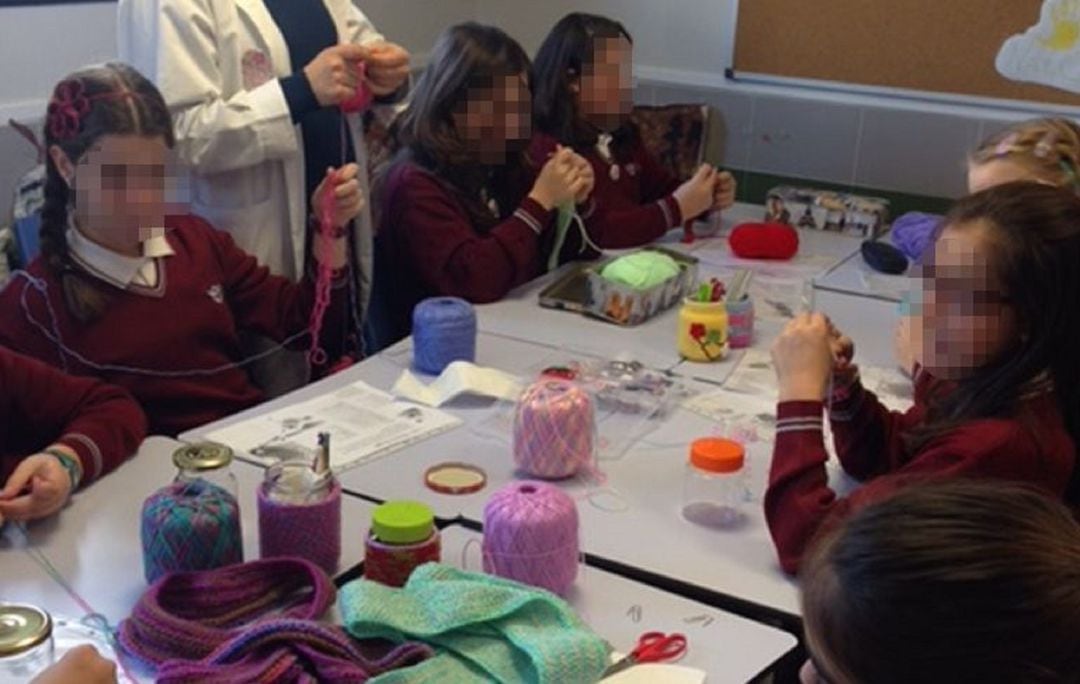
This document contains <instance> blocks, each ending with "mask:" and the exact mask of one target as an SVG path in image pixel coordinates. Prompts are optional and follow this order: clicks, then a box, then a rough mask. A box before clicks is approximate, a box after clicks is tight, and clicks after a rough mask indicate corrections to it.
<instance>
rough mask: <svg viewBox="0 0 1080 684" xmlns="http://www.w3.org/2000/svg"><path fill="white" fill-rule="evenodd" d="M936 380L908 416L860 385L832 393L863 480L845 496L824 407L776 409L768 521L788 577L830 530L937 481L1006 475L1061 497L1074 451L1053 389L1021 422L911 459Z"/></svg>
mask: <svg viewBox="0 0 1080 684" xmlns="http://www.w3.org/2000/svg"><path fill="white" fill-rule="evenodd" d="M933 384H934V383H933V382H932V381H930V382H925V381H919V380H917V381H916V383H915V390H916V392H915V403H914V405H913V406H912V407H911V408H910V409H909V410H908V411H906V412H903V413H900V412H896V411H889V410H888V409H886V408H885V407H884V406H883V405H882V404H881V402H879V401H878V399H877V397H876V396H874V394H873V393H872V392H869V391H867V390H865V389H863V387H862V385H861V384H859V383H858V382H856V383H855V384H854V385H853V386H852V387H851V389H850V390H849V392H848V393H847V395H846V396H844V397H842V398H841V397H834V399H833V405H832V410H831V412H830V415H829V418H830V423H831V427H832V431H833V436H834V443H835V447H836V453H837V457H838V458H839V461H840V465H841V466H842V467H843V469H844V471H845V472H846V473H847V474H848V475H850V476H852V477H853V478H855V479H856V480H859V481H860V482H862V483H863V485H862V486H861V487H860V488H859V489H858V490H856V491H855V492H853V493H852V494H851V495H850V496H848V497H844V498H840V497H837V496H836V494H835V493H834V492H833V491H832V490H831V489H829V487H828V481H827V476H826V471H825V461H826V460H827V458H828V454H827V453H826V451H825V442H824V438H823V435H822V410H823V404H822V402H820V401H790V402H783V403H781V404H780V405H779V406H778V408H777V427H776V444H775V448H774V450H773V459H772V467H771V470H770V473H769V487H768V490H767V491H766V493H765V517H766V519H767V520H768V524H769V531H770V532H771V533H772V538H773V542H774V543H775V544H776V550H777V554H778V556H779V559H780V565H781V566H782V567H783V568H784V570H785V571H787V572H789V573H795V572H797V571H798V568H799V564H800V562H801V560H802V557H803V555H804V553H805V552H806V551H807V550H808V547H809V545H810V543H811V542H812V540H813V539H814V537H815V535H816V534H818V532H819V531H820V530H821V529H822V528H823V527H824V526H827V525H830V524H832V523H834V522H835V521H837V520H838V519H840V518H841V517H843V516H846V515H848V514H850V513H851V512H852V511H853V510H856V509H858V508H860V507H862V506H865V505H867V504H870V503H873V502H876V501H880V500H881V499H883V498H885V497H887V496H889V495H890V494H892V493H893V492H895V491H896V490H898V489H900V488H902V487H905V486H909V485H912V484H917V483H919V482H920V481H925V480H927V479H929V478H937V477H985V478H999V479H1003V480H1009V481H1013V482H1020V483H1026V484H1030V485H1033V486H1035V487H1038V488H1040V489H1042V490H1045V491H1046V492H1047V493H1048V494H1050V495H1053V496H1054V497H1056V498H1061V497H1062V496H1063V494H1064V493H1065V490H1066V487H1067V486H1068V483H1069V478H1070V476H1071V474H1072V470H1073V468H1074V466H1075V461H1076V449H1075V446H1074V445H1073V442H1072V439H1071V438H1070V436H1069V433H1068V431H1067V430H1066V427H1065V424H1064V422H1063V420H1062V417H1061V413H1060V411H1059V409H1058V406H1057V402H1056V399H1055V397H1054V393H1053V391H1052V389H1051V388H1050V387H1049V386H1048V384H1047V385H1044V386H1042V387H1041V388H1038V389H1036V390H1033V391H1032V392H1031V393H1030V394H1028V395H1025V397H1024V398H1023V399H1022V400H1021V402H1020V408H1019V413H1018V415H1017V416H1016V417H1013V418H986V419H980V420H973V421H971V422H969V423H966V424H964V425H961V426H959V427H957V428H956V429H954V430H953V431H951V432H949V433H947V434H945V435H943V436H941V437H939V438H937V439H935V440H933V441H932V442H930V443H929V444H927V445H926V446H925V447H923V449H922V450H921V451H920V452H919V453H917V454H915V455H914V456H908V455H907V454H906V452H905V450H904V446H903V435H904V433H905V432H906V431H907V430H909V429H910V428H912V427H914V426H916V425H918V424H919V423H921V422H922V421H923V420H924V419H925V417H926V412H927V402H928V400H929V393H930V388H931V387H932V386H933Z"/></svg>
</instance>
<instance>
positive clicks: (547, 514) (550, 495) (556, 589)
mask: <svg viewBox="0 0 1080 684" xmlns="http://www.w3.org/2000/svg"><path fill="white" fill-rule="evenodd" d="M483 551H484V572H487V573H491V574H493V575H498V576H499V577H505V578H506V579H511V580H514V581H516V582H521V583H522V584H528V585H531V586H534V587H540V588H541V589H547V590H548V591H551V592H553V593H556V594H559V595H562V596H565V595H566V593H567V592H568V591H569V590H570V588H571V587H572V586H573V584H574V580H575V579H576V578H577V572H578V562H579V560H578V559H579V556H580V553H581V552H580V548H579V545H578V512H577V506H576V505H575V504H574V500H573V499H571V498H570V497H569V496H568V495H567V494H566V493H565V492H563V491H562V490H561V489H559V488H558V487H555V486H553V485H550V484H546V483H544V482H531V481H527V480H526V481H523V482H514V483H511V484H509V485H507V486H506V487H503V488H502V489H500V490H498V491H497V492H495V493H494V494H492V496H491V499H489V500H488V502H487V505H485V506H484V544H483Z"/></svg>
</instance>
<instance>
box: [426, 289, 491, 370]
mask: <svg viewBox="0 0 1080 684" xmlns="http://www.w3.org/2000/svg"><path fill="white" fill-rule="evenodd" d="M475 360H476V310H475V309H474V308H473V305H472V304H470V303H468V302H467V301H465V300H464V299H459V298H457V297H433V298H431V299H425V300H424V301H422V302H420V303H419V304H417V305H416V308H415V309H413V365H414V366H415V367H416V369H417V370H418V371H420V372H422V373H429V374H431V375H438V374H439V373H442V372H443V370H444V369H445V368H446V367H447V366H449V365H450V364H451V363H453V362H454V361H475Z"/></svg>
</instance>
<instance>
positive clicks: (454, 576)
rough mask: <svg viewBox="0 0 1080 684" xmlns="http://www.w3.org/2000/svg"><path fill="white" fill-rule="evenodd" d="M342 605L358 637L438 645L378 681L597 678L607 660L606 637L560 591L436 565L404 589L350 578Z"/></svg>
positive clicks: (570, 683) (567, 682)
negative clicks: (433, 653)
mask: <svg viewBox="0 0 1080 684" xmlns="http://www.w3.org/2000/svg"><path fill="white" fill-rule="evenodd" d="M338 604H339V608H340V609H341V614H342V617H343V619H344V621H345V629H347V630H348V631H349V633H351V634H352V635H353V636H354V637H357V638H384V639H388V640H390V641H394V642H401V641H404V640H406V639H416V640H419V641H423V642H426V643H428V644H431V645H432V646H434V647H435V648H436V650H437V651H439V655H437V656H435V657H434V658H432V659H430V660H428V661H425V662H423V663H421V664H420V665H417V666H415V667H411V668H407V669H401V670H396V671H393V672H389V673H387V674H384V675H381V676H380V677H378V678H376V679H374V680H372V681H373V682H375V683H377V684H406V683H408V684H416V683H419V684H423V683H427V682H431V683H432V684H436V683H437V684H449V683H456V682H476V681H496V682H522V683H531V682H534V683H537V684H541V683H542V684H547V683H548V682H550V683H552V684H555V683H558V684H575V683H576V682H582V683H585V682H588V683H592V682H596V681H598V680H599V679H600V677H601V675H602V674H603V672H604V670H605V668H606V666H607V663H608V646H607V644H606V643H605V642H604V640H603V639H601V638H600V637H599V636H597V635H596V634H594V633H593V632H592V631H591V630H590V629H589V628H588V627H587V626H586V625H585V624H584V623H583V622H582V621H581V620H580V619H579V618H578V617H577V615H576V614H575V613H574V611H573V609H571V608H570V606H569V605H568V604H567V603H566V602H565V601H563V600H562V599H560V598H559V597H557V596H555V595H554V594H551V593H549V592H546V591H542V590H539V589H533V588H530V587H526V586H524V585H521V584H518V583H516V582H511V581H509V580H504V579H501V578H498V577H492V576H488V575H482V574H476V573H468V572H464V571H461V570H457V569H454V568H450V567H447V566H444V565H439V564H437V563H428V564H426V565H422V566H420V567H419V568H417V569H416V570H415V571H414V572H413V574H412V576H411V577H410V578H409V582H408V583H407V584H406V585H405V587H403V588H401V589H393V588H390V587H386V586H383V585H381V584H378V583H375V582H369V581H366V580H357V581H354V582H350V583H349V584H347V585H345V586H344V587H342V588H341V592H340V595H339V601H338Z"/></svg>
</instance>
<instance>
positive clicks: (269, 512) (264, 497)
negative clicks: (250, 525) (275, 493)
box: [258, 480, 341, 575]
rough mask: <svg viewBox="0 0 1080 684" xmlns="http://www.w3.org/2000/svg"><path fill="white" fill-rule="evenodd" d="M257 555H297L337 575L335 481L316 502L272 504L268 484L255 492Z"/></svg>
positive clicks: (337, 493)
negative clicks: (257, 505)
mask: <svg viewBox="0 0 1080 684" xmlns="http://www.w3.org/2000/svg"><path fill="white" fill-rule="evenodd" d="M258 503H259V556H260V557H262V558H278V557H282V556H297V557H299V558H304V559H307V560H309V561H311V562H312V563H314V564H316V565H318V566H319V567H320V568H322V569H323V570H325V571H326V572H327V573H329V574H331V575H333V574H334V573H336V572H337V569H338V562H339V561H340V560H341V484H340V483H338V482H337V481H336V480H335V481H334V482H333V483H332V484H331V485H330V490H329V492H328V493H327V495H326V496H325V497H323V498H321V499H320V500H318V501H312V502H306V503H294V502H287V501H275V500H273V499H272V498H271V497H270V495H269V492H268V484H267V483H265V482H264V483H263V484H262V485H260V486H259V489H258Z"/></svg>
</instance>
